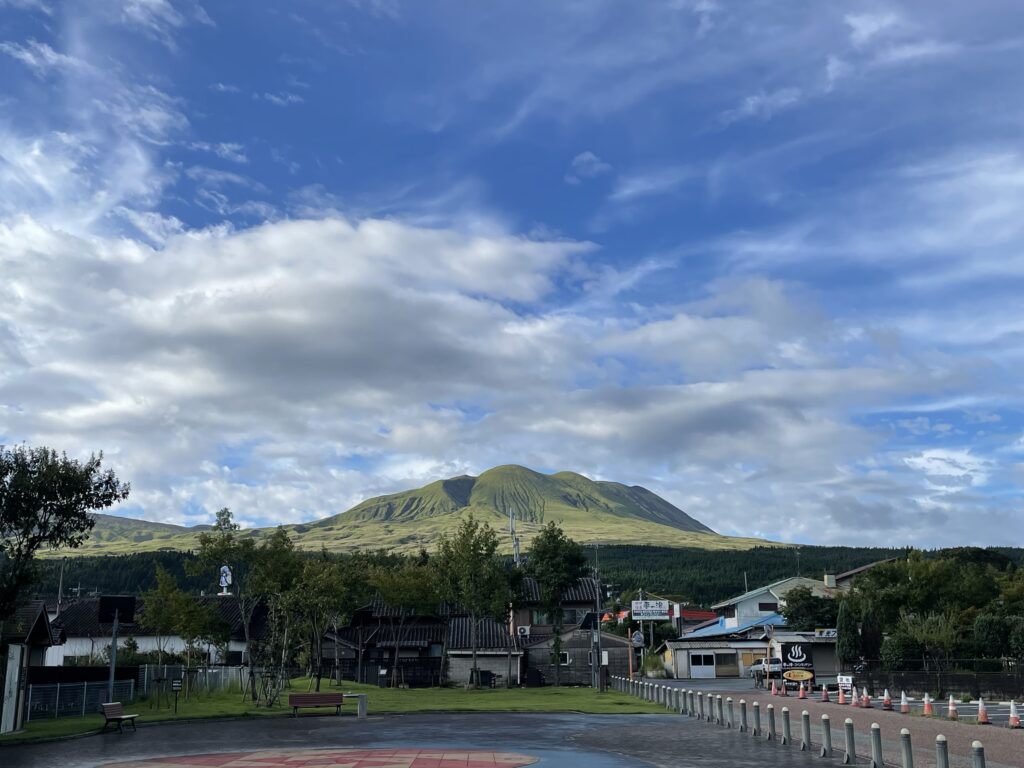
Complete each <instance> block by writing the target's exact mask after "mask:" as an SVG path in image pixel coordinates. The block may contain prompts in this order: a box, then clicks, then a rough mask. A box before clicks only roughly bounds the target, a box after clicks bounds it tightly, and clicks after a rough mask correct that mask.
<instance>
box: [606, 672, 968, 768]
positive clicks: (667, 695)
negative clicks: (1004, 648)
mask: <svg viewBox="0 0 1024 768" xmlns="http://www.w3.org/2000/svg"><path fill="white" fill-rule="evenodd" d="M612 687H613V688H614V689H615V690H617V691H620V692H622V693H627V694H629V695H630V696H636V697H638V698H641V699H643V700H644V701H649V702H652V703H657V704H662V705H664V706H665V707H666V708H667V709H671V710H675V711H676V712H679V713H680V714H683V715H688V716H690V717H694V718H697V719H698V720H706V721H707V722H709V723H711V722H713V723H715V724H716V725H719V726H722V727H724V728H730V729H733V730H737V731H739V732H740V733H747V732H748V731H749V733H750V734H751V735H752V736H753V737H755V738H763V739H765V740H766V741H778V742H780V743H781V744H784V745H786V746H790V745H793V744H794V741H793V731H792V725H791V724H790V711H789V707H783V708H782V711H781V713H780V714H781V717H782V734H781V738H780V735H779V732H778V728H777V725H778V724H777V722H776V717H775V706H774V705H773V704H769V705H768V706H767V707H765V710H766V716H767V719H768V726H767V728H762V724H761V704H760V702H757V701H754V702H751V710H752V717H753V726H752V727H751V726H750V725H749V724H748V721H747V702H746V700H745V699H740V700H739V702H738V704H739V725H737V724H736V718H735V710H734V709H733V700H732V697H731V696H727V697H726V698H725V699H723V698H722V696H721V695H717V694H711V693H705V692H704V691H694V690H693V689H689V690H684V689H682V688H679V687H676V686H669V685H659V684H657V683H651V682H647V681H640V680H630V679H629V678H625V677H612ZM843 732H844V736H845V742H846V743H845V750H844V752H843V755H842V760H843V764H844V765H856V763H857V739H856V733H855V732H854V725H853V720H852V719H851V718H849V717H848V718H846V721H845V722H844V723H843ZM869 740H870V744H871V757H870V759H869V760H868V763H869V765H870V766H871V768H884V765H885V762H884V758H883V753H882V727H881V726H880V725H879V724H878V723H872V724H871V733H870V739H869ZM800 750H801V751H802V752H812V751H814V744H813V743H812V741H811V714H810V712H808V711H807V710H806V709H805V710H803V711H802V712H801V713H800ZM818 755H819V757H825V758H831V757H833V756H834V754H833V749H832V722H831V720H830V719H829V716H828V715H827V714H823V715H822V716H821V746H820V749H819V750H818ZM900 760H901V768H914V750H913V746H912V744H911V739H910V731H909V730H907V729H906V728H903V729H901V730H900ZM971 761H972V762H971V766H972V768H985V747H984V746H983V745H982V743H981V742H980V741H975V742H973V743H972V744H971ZM935 768H949V744H948V743H947V741H946V737H945V736H943V735H941V734H940V735H938V736H936V737H935Z"/></svg>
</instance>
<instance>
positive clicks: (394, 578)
mask: <svg viewBox="0 0 1024 768" xmlns="http://www.w3.org/2000/svg"><path fill="white" fill-rule="evenodd" d="M369 582H370V586H371V587H372V588H373V589H374V590H375V591H376V593H377V597H379V598H380V600H381V602H383V603H384V605H385V606H387V608H388V609H390V610H388V612H387V615H386V616H385V621H386V622H387V625H388V629H389V631H390V635H391V643H392V648H393V653H394V656H393V659H394V660H395V661H397V658H398V649H399V647H400V646H401V644H402V642H403V641H404V640H405V638H406V637H407V636H408V633H409V630H410V629H411V628H412V626H413V625H414V622H415V621H416V619H417V617H420V616H432V615H434V614H436V613H437V609H438V607H439V603H440V601H441V595H440V589H439V585H438V581H437V572H436V571H435V569H434V568H433V567H432V565H431V564H430V563H429V562H421V561H417V560H407V561H405V562H404V563H402V564H401V565H398V566H397V567H396V566H383V565H379V566H376V567H375V568H374V569H373V570H372V571H371V573H370V578H369ZM391 685H392V687H395V686H397V685H398V664H397V663H393V664H392V669H391Z"/></svg>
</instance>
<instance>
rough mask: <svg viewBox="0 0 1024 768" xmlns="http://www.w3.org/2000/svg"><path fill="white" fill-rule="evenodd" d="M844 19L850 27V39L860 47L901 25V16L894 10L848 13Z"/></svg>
mask: <svg viewBox="0 0 1024 768" xmlns="http://www.w3.org/2000/svg"><path fill="white" fill-rule="evenodd" d="M843 20H844V21H845V22H846V25H847V26H848V27H849V28H850V41H851V42H852V43H853V44H854V45H855V46H858V47H860V46H863V45H865V44H866V43H868V42H870V41H871V40H874V39H875V38H877V37H878V36H879V35H882V34H884V33H886V32H887V31H890V30H893V29H895V28H898V27H899V26H900V18H899V16H897V15H896V14H895V13H892V12H883V13H854V14H847V15H846V16H845V17H843Z"/></svg>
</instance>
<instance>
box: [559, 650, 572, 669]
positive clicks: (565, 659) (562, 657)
mask: <svg viewBox="0 0 1024 768" xmlns="http://www.w3.org/2000/svg"><path fill="white" fill-rule="evenodd" d="M558 664H559V665H560V666H563V667H567V666H569V652H568V651H562V652H561V653H559V654H558Z"/></svg>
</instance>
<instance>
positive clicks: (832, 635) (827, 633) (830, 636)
mask: <svg viewBox="0 0 1024 768" xmlns="http://www.w3.org/2000/svg"><path fill="white" fill-rule="evenodd" d="M814 636H815V637H816V638H819V639H822V638H823V639H825V640H835V639H836V638H837V637H839V630H838V629H816V630H814Z"/></svg>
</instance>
